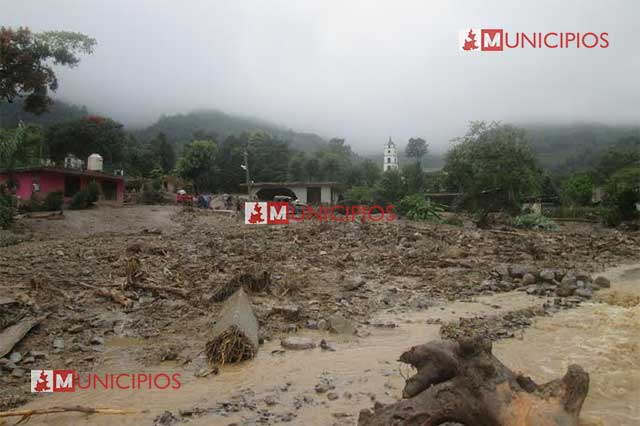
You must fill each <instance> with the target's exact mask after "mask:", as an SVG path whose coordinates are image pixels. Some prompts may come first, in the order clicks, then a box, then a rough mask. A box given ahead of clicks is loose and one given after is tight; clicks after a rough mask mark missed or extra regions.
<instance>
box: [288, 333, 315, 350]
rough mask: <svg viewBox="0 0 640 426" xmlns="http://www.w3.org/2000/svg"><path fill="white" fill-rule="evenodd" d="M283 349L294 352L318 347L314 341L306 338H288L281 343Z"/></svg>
mask: <svg viewBox="0 0 640 426" xmlns="http://www.w3.org/2000/svg"><path fill="white" fill-rule="evenodd" d="M280 344H281V345H282V347H283V348H285V349H292V350H303V349H313V348H315V347H316V344H315V343H313V340H311V339H309V338H306V337H295V336H292V337H287V338H286V339H284V340H282V341H281V342H280Z"/></svg>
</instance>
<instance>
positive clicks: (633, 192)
mask: <svg viewBox="0 0 640 426" xmlns="http://www.w3.org/2000/svg"><path fill="white" fill-rule="evenodd" d="M606 191H607V196H608V203H609V204H611V205H612V206H613V207H614V208H615V209H616V210H617V212H618V214H619V215H620V219H621V220H633V219H636V218H638V210H637V209H636V205H637V204H638V203H640V167H637V166H631V167H627V168H624V169H621V170H618V171H617V172H616V173H614V174H613V175H611V177H610V178H609V179H608V180H607V185H606Z"/></svg>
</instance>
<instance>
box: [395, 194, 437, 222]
mask: <svg viewBox="0 0 640 426" xmlns="http://www.w3.org/2000/svg"><path fill="white" fill-rule="evenodd" d="M442 212H444V206H441V205H440V204H437V203H432V202H431V201H429V200H427V199H426V198H425V196H424V195H422V194H412V195H407V196H406V197H404V198H402V200H400V205H399V206H398V213H400V214H402V215H404V216H406V217H408V218H409V219H412V220H441V219H442V217H441V213H442Z"/></svg>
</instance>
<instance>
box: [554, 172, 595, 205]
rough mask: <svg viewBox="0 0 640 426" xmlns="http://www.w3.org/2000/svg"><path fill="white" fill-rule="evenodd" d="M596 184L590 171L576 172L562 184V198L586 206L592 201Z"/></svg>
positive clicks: (570, 202) (573, 203) (571, 203)
mask: <svg viewBox="0 0 640 426" xmlns="http://www.w3.org/2000/svg"><path fill="white" fill-rule="evenodd" d="M593 189H594V184H593V179H592V178H591V175H590V174H588V173H574V174H573V175H571V176H570V177H569V178H568V179H567V180H565V181H564V182H563V184H562V199H563V201H564V202H565V203H567V204H570V205H576V206H585V205H587V204H589V203H590V202H591V195H592V193H593Z"/></svg>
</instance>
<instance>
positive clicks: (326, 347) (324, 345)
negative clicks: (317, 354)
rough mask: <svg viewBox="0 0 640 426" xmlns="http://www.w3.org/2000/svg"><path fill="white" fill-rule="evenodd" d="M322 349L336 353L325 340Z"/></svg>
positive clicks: (321, 342)
mask: <svg viewBox="0 0 640 426" xmlns="http://www.w3.org/2000/svg"><path fill="white" fill-rule="evenodd" d="M320 348H322V349H323V350H325V351H330V352H335V348H333V347H332V346H331V345H329V343H328V342H327V341H326V340H324V339H322V340H321V341H320Z"/></svg>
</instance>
